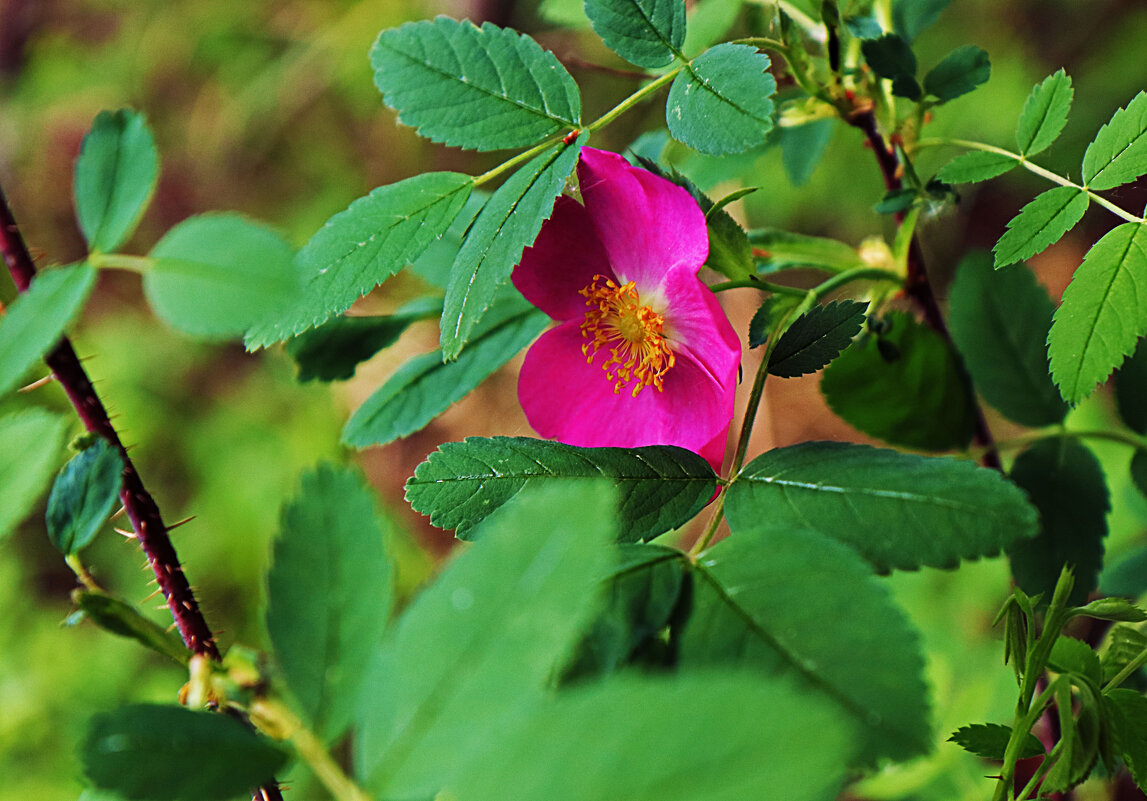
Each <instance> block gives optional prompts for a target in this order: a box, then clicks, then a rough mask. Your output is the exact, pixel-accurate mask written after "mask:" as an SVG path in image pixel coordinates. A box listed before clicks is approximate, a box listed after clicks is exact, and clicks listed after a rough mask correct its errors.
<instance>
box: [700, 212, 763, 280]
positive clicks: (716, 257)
mask: <svg viewBox="0 0 1147 801" xmlns="http://www.w3.org/2000/svg"><path fill="white" fill-rule="evenodd" d="M749 191H752V190H749ZM744 194H748V192H744V193H743V194H741V195H737V196H735V197H731V198H724V199H723V200H721V201H720V202H718V203H714V202H713V201H711V200H710V199H709V198H708V197H706V196H705V195H704V194H702V193H701V192H699V191H694V196H696V197H697V201H698V203H699V204H700V206H701V210H702V211H704V212H705V224H706V227H707V229H708V232H709V256H708V258H706V260H705V265H706V266H707V267H710V268H711V269H714V270H716V271H717V272H719V273H721V274H722V275H725V276H728V277H729V278H730V279H732V280H734V281H736V280H741V279H745V278H748V277H749V276H751V275H752V274H753V273H754V272H756V268H755V266H754V264H753V246H752V245H751V244H749V237H748V235H747V234H746V233H745V229H744V228H742V227H741V226H740V224H739V223H738V222H737V221H736V220H734V219H733V218H732V216H731V215H730V214H729V212H727V211H725V205H726V204H727V203H731V202H732V201H733V200H735V199H736V197H743V196H744Z"/></svg>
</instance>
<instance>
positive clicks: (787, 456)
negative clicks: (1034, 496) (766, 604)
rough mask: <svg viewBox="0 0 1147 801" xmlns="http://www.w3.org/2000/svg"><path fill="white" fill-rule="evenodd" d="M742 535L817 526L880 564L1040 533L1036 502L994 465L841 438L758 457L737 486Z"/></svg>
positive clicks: (734, 501)
mask: <svg viewBox="0 0 1147 801" xmlns="http://www.w3.org/2000/svg"><path fill="white" fill-rule="evenodd" d="M725 512H726V516H727V517H728V518H729V526H730V528H732V529H733V531H734V532H735V533H738V532H741V531H761V532H764V533H767V534H770V535H772V534H773V533H775V532H780V531H786V530H790V529H793V530H795V529H811V530H814V531H818V532H820V533H822V534H824V535H826V536H829V537H832V538H834V539H838V540H840V541H841V542H844V543H846V544H847V545H850V546H852V547H853V548H855V549H856V550H858V551H859V552H860V554H861V555H862V556H863V557H864V558H865V559H867V560H868V561H869V562H871V563H872V564H873V566H875V567H876V569H877V570H881V571H885V570H889V569H893V568H895V569H901V570H915V569H917V568H919V567H921V566H924V565H928V566H929V567H943V568H949V567H955V566H956V564H957V563H958V562H959V560H961V559H977V558H980V557H984V556H992V555H994V554H996V553H998V552H999V551H1000V550H1001V549H1002V548H1005V547H1008V546H1010V545H1012V544H1013V543H1015V542H1017V541H1018V540H1020V539H1023V538H1026V537H1032V536H1034V535H1035V534H1036V531H1037V525H1038V522H1037V515H1036V510H1035V509H1034V508H1033V507H1032V506H1031V504H1029V503H1028V501H1027V499H1026V498H1025V497H1024V494H1023V492H1022V491H1021V490H1020V489H1019V488H1018V487H1016V486H1015V485H1014V484H1012V483H1011V482H1009V481H1008V480H1007V479H1005V478H1004V477H1003V476H1001V475H1000V474H999V473H998V472H996V471H995V470H989V469H987V468H983V467H977V466H976V465H974V464H972V463H971V462H967V461H957V460H954V459H947V458H930V457H925V456H915V455H911V454H906V453H898V452H896V451H892V450H885V449H883V448H872V447H869V446H867V445H851V444H847V443H843V442H809V443H804V444H801V445H795V446H792V447H789V448H777V449H775V450H772V451H769V452H767V453H765V454H763V455H761V456H758V457H757V458H756V459H754V460H753V461H752V462H750V463H749V464H748V466H747V467H745V469H744V470H743V471H742V472H741V475H740V476H739V477H738V478H737V480H736V481H734V482H733V485H732V486H731V487H730V488H729V493H728V498H727V501H726V504H725Z"/></svg>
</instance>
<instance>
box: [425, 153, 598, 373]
mask: <svg viewBox="0 0 1147 801" xmlns="http://www.w3.org/2000/svg"><path fill="white" fill-rule="evenodd" d="M588 136H589V135H588V134H584V133H583V134H582V135H581V136H579V137H578V139H577V141H575V142H574V143H573V144H571V145H564V144H563V145H559V146H557V147H554V148H551V149H549V150H547V151H546V152H544V153H542V154H541V155H539V156H537V157H535V158H534V159H533V160H532V161H530V162H529V163H527V164H526V165H525V166H524V167H522V168H521V169H520V170H518V171H517V172H515V173H514V174H513V175H512V176H510V178H509V180H507V181H506V183H504V184H502V185H501V186H500V187H498V191H496V192H495V193H494V195H493V196H492V197H491V198H490V200H489V201H488V202H487V203H486V205H485V206H484V207H483V208H482V211H481V212H479V214H478V218H477V219H476V220H474V224H473V226H471V228H470V232H469V233H468V234H467V235H466V241H465V242H463V243H462V248H461V249H460V250H459V251H458V256H457V258H455V259H454V266H453V267H452V268H451V269H450V284H449V285H448V286H447V287H446V301H445V307H444V308H443V311H442V336H441V340H440V342H441V345H442V353H443V356H444V358H446V359H457V358H458V354H459V353H461V351H462V346H463V345H465V344H466V342H467V341H468V340H469V339H470V337H471V335H472V334H473V333H474V326H475V325H477V324H478V321H479V320H480V319H481V318H482V315H483V314H485V313H486V310H487V309H488V308H489V307H490V305H491V304H492V303H493V301H494V297H495V295H496V294H497V291H498V287H500V286H501V285H502V284H505V283H506V282H507V281H509V280H510V273H511V272H513V269H514V265H515V264H517V263H518V262H519V261H520V260H521V258H522V251H523V250H525V249H526V246H527V245H529V244H530V243H532V242H533V241H534V239H536V238H537V236H538V231H540V230H541V228H542V223H543V222H544V221H545V220H546V219H548V218H549V216H550V214H551V213H552V212H553V208H554V201H555V200H556V199H557V196H558V195H559V194H560V193H561V191H562V188H563V187H564V186H565V183H566V179H567V178H568V177H569V176H570V173H572V172H573V169H574V166H575V165H576V164H577V159H578V153H580V152H581V146H582V145H583V144H584V143H585V142H586V140H587V139H588Z"/></svg>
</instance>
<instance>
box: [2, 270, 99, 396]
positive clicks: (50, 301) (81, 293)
mask: <svg viewBox="0 0 1147 801" xmlns="http://www.w3.org/2000/svg"><path fill="white" fill-rule="evenodd" d="M95 281H96V273H95V270H93V269H92V268H91V267H89V266H88V265H86V264H79V265H74V266H72V267H62V268H60V269H57V270H47V271H45V272H42V273H37V274H36V277H35V279H33V281H32V285H31V286H30V287H28V290H27V291H26V292H25V293H24V294H22V295H20V296H19V297H18V298H17V299H16V301H15V302H14V303H13V304H12V305H11V306H9V307H8V309H7V312H6V313H5V314H4V315H2V316H0V396H2V395H6V394H8V392H9V391H10V390H11V389H12V388H13V387H15V386H16V385H17V384H19V383H20V379H21V378H23V377H24V375H25V374H26V373H27V372H28V370H29V368H31V367H32V365H34V364H36V362H38V361H40V359H42V358H43V356H44V354H45V353H47V352H48V351H49V350H51V349H52V348H53V347H54V346H55V344H56V342H58V341H59V339H60V337H61V336H62V335H63V333H64V331H65V329H67V327H68V326H69V325H71V323H72V321H73V320H74V319H75V318H76V316H77V315H78V314H79V312H80V309H81V308H82V307H83V305H84V301H85V300H87V297H88V294H89V293H90V292H91V291H92V286H93V285H94V284H95Z"/></svg>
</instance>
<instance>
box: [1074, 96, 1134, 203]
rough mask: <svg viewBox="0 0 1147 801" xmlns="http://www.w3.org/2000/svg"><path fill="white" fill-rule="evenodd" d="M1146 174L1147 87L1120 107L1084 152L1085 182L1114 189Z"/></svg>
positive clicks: (1087, 185)
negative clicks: (1124, 106)
mask: <svg viewBox="0 0 1147 801" xmlns="http://www.w3.org/2000/svg"><path fill="white" fill-rule="evenodd" d="M1144 174H1147V91H1143V92H1140V93H1139V94H1137V95H1135V97H1134V98H1133V99H1132V101H1131V102H1130V103H1128V104H1127V107H1126V108H1120V109H1117V110H1116V112H1115V114H1114V115H1112V117H1111V121H1110V122H1108V123H1107V124H1106V125H1104V126H1103V127H1102V128H1100V129H1099V133H1097V134H1096V135H1095V141H1093V142H1092V143H1091V144H1090V145H1088V146H1087V151H1086V152H1085V153H1084V154H1083V184H1084V186H1086V187H1087V188H1088V189H1091V190H1094V191H1100V190H1103V189H1114V188H1115V187H1117V186H1120V185H1122V184H1126V183H1130V182H1131V181H1134V180H1135V179H1136V178H1138V177H1139V176H1141V175H1144Z"/></svg>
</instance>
